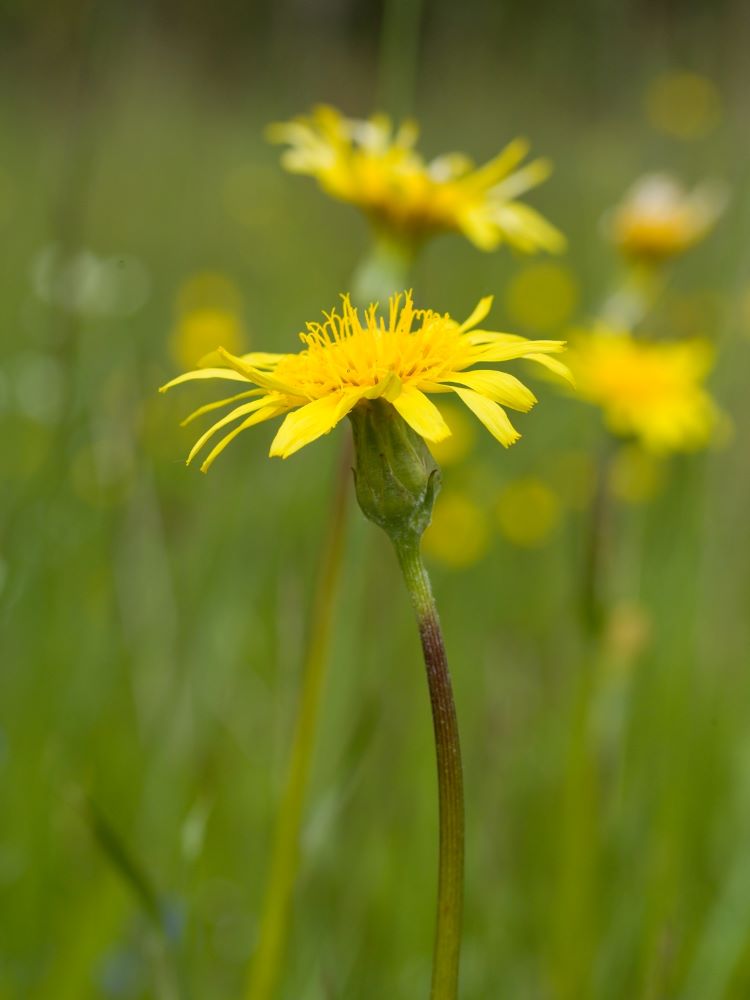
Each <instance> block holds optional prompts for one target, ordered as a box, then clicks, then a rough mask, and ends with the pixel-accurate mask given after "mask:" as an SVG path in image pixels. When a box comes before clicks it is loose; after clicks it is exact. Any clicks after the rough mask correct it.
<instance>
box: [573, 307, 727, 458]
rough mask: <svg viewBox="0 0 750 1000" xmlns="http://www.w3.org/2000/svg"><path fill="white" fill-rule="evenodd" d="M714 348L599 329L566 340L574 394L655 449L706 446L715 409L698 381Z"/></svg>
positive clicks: (620, 430) (623, 432)
mask: <svg viewBox="0 0 750 1000" xmlns="http://www.w3.org/2000/svg"><path fill="white" fill-rule="evenodd" d="M713 357H714V352H713V348H712V347H711V345H710V344H709V343H708V342H707V341H705V340H697V339H695V340H687V341H681V342H673V343H665V342H663V341H662V342H642V341H638V340H635V338H634V337H633V336H632V335H631V334H629V333H618V332H614V331H612V330H608V329H607V328H603V327H602V328H598V329H597V330H595V331H594V332H593V333H590V334H583V335H581V336H579V337H578V338H576V339H575V340H574V341H572V343H571V350H570V354H569V364H570V368H571V371H572V372H573V377H574V379H575V382H576V388H577V390H578V394H579V395H580V396H581V397H582V398H583V399H586V400H588V401H589V402H591V403H595V404H597V405H598V406H600V407H601V408H602V410H603V412H604V419H605V422H606V424H607V426H608V428H609V429H610V430H611V431H612V432H613V433H614V434H618V435H622V436H625V437H635V438H636V439H637V440H639V441H640V443H641V444H642V445H643V446H644V447H645V448H646V449H648V450H650V451H653V452H656V453H665V452H670V451H692V450H694V449H696V448H701V447H703V446H704V445H706V444H707V443H708V441H709V439H710V438H711V435H712V433H713V432H714V430H715V429H716V428H717V425H718V416H719V413H718V409H717V407H716V405H715V403H714V401H713V400H712V399H711V397H710V396H709V394H708V393H707V392H706V390H705V389H704V387H703V383H704V381H705V379H706V376H707V375H708V373H709V371H710V370H711V368H712V366H713Z"/></svg>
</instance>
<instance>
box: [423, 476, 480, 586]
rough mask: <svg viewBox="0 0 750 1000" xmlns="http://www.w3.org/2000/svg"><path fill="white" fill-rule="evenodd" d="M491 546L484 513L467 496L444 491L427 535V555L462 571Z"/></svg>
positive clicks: (452, 491) (437, 503) (425, 537)
mask: <svg viewBox="0 0 750 1000" xmlns="http://www.w3.org/2000/svg"><path fill="white" fill-rule="evenodd" d="M489 543H490V527H489V520H488V517H487V514H486V513H485V511H483V510H482V508H481V507H479V506H478V505H477V504H476V503H475V502H474V501H473V500H472V499H471V497H470V496H468V494H466V493H462V492H459V491H458V490H445V492H443V493H442V494H440V496H439V497H438V499H437V502H436V504H435V510H434V512H433V515H432V523H431V524H430V526H429V528H428V529H427V531H426V532H425V534H424V538H423V544H424V550H425V553H426V554H427V555H428V556H429V557H431V558H432V559H434V560H435V561H436V562H440V563H443V565H445V566H450V567H451V568H453V569H462V568H463V567H465V566H471V565H472V564H473V563H475V562H478V561H479V560H480V559H481V558H482V556H483V555H484V554H485V553H486V551H487V549H488V548H489Z"/></svg>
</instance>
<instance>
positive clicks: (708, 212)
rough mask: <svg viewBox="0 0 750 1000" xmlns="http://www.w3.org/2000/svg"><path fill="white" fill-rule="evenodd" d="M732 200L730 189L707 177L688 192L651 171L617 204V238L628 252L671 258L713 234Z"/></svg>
mask: <svg viewBox="0 0 750 1000" xmlns="http://www.w3.org/2000/svg"><path fill="white" fill-rule="evenodd" d="M726 201H727V195H726V191H725V189H724V187H723V186H722V185H720V184H718V183H715V182H709V181H706V182H704V183H703V184H699V185H698V186H697V187H695V188H693V190H692V191H687V190H685V188H683V187H682V185H681V184H680V183H679V182H678V181H676V180H675V179H674V178H672V177H669V176H668V175H666V174H649V175H647V176H646V177H642V178H641V179H640V180H639V181H638V182H637V183H636V184H634V185H633V187H632V188H631V189H630V191H629V192H628V194H627V195H626V197H625V199H624V200H623V201H622V202H621V203H620V205H618V206H617V208H615V210H614V212H613V214H612V217H611V235H612V239H613V240H614V242H615V244H616V245H617V246H618V247H619V249H620V250H621V251H622V252H623V253H624V254H626V255H627V256H628V257H634V258H637V259H641V260H647V261H653V262H658V261H663V260H667V259H669V258H670V257H675V256H677V255H678V254H681V253H683V252H684V251H685V250H689V249H690V247H692V246H694V245H695V244H696V243H699V242H700V241H701V240H702V239H703V238H704V237H705V236H706V235H708V233H709V232H710V231H711V230H712V229H713V227H714V225H715V224H716V221H717V219H718V218H719V216H720V215H721V213H722V212H723V211H724V207H725V205H726Z"/></svg>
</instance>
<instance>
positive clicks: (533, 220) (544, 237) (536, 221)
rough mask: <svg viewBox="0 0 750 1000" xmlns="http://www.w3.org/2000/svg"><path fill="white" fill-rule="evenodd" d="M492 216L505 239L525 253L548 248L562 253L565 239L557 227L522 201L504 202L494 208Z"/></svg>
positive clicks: (551, 251) (565, 244)
mask: <svg viewBox="0 0 750 1000" xmlns="http://www.w3.org/2000/svg"><path fill="white" fill-rule="evenodd" d="M494 218H495V220H496V222H497V224H498V226H499V227H500V228H501V229H502V231H503V235H504V236H505V238H506V239H507V241H508V242H509V243H511V244H513V246H515V247H517V248H518V249H519V250H523V251H524V252H525V253H533V252H534V251H535V250H548V251H550V253H562V251H563V250H564V249H565V247H566V246H567V241H566V239H565V237H564V236H563V234H562V233H561V232H560V230H559V229H556V228H555V226H553V225H552V223H550V222H547V220H546V219H545V218H544V217H543V216H541V215H540V214H539V212H537V211H536V210H535V209H533V208H530V207H529V206H528V205H524V204H523V203H522V202H518V201H513V202H505V203H503V204H502V205H500V206H498V208H497V209H496V210H495V213H494Z"/></svg>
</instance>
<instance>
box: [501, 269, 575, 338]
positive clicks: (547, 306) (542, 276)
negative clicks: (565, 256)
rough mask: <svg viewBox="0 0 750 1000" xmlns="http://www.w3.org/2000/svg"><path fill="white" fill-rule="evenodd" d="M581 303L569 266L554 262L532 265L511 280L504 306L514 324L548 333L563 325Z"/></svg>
mask: <svg viewBox="0 0 750 1000" xmlns="http://www.w3.org/2000/svg"><path fill="white" fill-rule="evenodd" d="M577 303H578V283H577V281H576V279H575V275H574V274H573V272H572V271H571V270H570V268H567V267H562V266H561V265H560V264H553V263H551V262H546V263H543V264H542V263H540V264H529V265H527V266H526V267H524V268H522V269H521V270H520V271H519V272H518V274H516V275H514V277H513V278H512V279H511V280H510V281H509V282H508V287H507V289H506V292H505V307H506V309H507V310H508V315H509V316H510V318H511V319H512V320H513V321H514V322H515V323H520V324H521V325H522V326H525V327H528V329H530V330H535V331H536V332H538V333H546V332H547V331H549V330H554V329H555V327H559V326H562V324H563V323H565V322H566V320H568V319H569V318H570V315H571V313H572V312H573V310H574V309H575V307H576V305H577Z"/></svg>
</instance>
